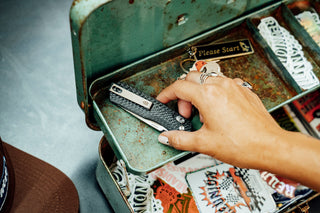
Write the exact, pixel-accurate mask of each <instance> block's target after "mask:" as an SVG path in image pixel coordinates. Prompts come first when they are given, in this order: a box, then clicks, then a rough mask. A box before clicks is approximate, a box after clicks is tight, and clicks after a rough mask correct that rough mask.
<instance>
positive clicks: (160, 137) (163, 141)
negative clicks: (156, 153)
mask: <svg viewBox="0 0 320 213" xmlns="http://www.w3.org/2000/svg"><path fill="white" fill-rule="evenodd" d="M158 141H159V142H160V143H162V144H164V145H167V146H170V144H169V140H168V138H167V137H166V136H163V135H159V137H158Z"/></svg>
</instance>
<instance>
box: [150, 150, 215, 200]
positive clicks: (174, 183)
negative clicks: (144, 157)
mask: <svg viewBox="0 0 320 213" xmlns="http://www.w3.org/2000/svg"><path fill="white" fill-rule="evenodd" d="M218 163H220V161H217V160H215V159H214V158H212V157H210V156H208V155H204V154H198V155H195V156H192V157H191V158H190V159H186V160H185V161H184V162H179V164H178V165H176V164H175V163H174V162H171V163H168V164H166V165H164V166H163V167H161V168H159V169H157V170H155V171H153V172H151V173H150V174H149V175H150V176H151V177H153V179H156V178H160V179H162V180H163V181H165V182H166V183H167V184H169V185H170V186H171V187H173V188H175V190H177V191H178V192H179V193H181V194H182V193H188V185H187V183H186V180H185V176H186V174H187V173H188V172H192V171H196V170H199V169H202V168H205V167H208V166H215V165H217V164H218Z"/></svg>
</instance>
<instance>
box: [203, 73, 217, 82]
mask: <svg viewBox="0 0 320 213" xmlns="http://www.w3.org/2000/svg"><path fill="white" fill-rule="evenodd" d="M217 76H219V74H218V73H215V72H209V73H201V74H200V84H201V85H202V84H204V83H205V81H206V80H207V78H209V77H217Z"/></svg>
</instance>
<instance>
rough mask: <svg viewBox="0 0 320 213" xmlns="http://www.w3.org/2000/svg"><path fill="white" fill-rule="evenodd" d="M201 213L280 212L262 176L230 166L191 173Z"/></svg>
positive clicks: (189, 175) (190, 179) (188, 180)
mask: <svg viewBox="0 0 320 213" xmlns="http://www.w3.org/2000/svg"><path fill="white" fill-rule="evenodd" d="M186 180H187V182H188V185H189V187H190V189H191V191H192V194H193V196H194V198H195V201H196V203H197V206H198V209H199V210H200V212H203V213H205V212H233V213H239V212H241V213H243V212H272V211H274V210H275V209H276V205H275V203H274V200H273V199H272V196H271V194H270V193H269V192H268V191H267V190H266V189H265V186H264V183H263V182H262V180H261V178H260V175H259V172H258V171H256V170H249V169H241V168H238V167H234V166H231V165H228V164H221V165H218V166H215V167H209V168H206V169H203V170H199V171H197V172H193V173H188V174H187V176H186Z"/></svg>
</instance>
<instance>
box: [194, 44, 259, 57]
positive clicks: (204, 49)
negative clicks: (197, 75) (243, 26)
mask: <svg viewBox="0 0 320 213" xmlns="http://www.w3.org/2000/svg"><path fill="white" fill-rule="evenodd" d="M191 50H192V51H193V55H194V56H195V58H196V59H197V60H204V59H214V60H218V59H225V58H232V57H237V56H243V55H248V54H252V53H254V50H253V48H252V45H251V43H250V41H249V40H248V39H243V40H239V41H231V42H224V43H217V44H210V45H201V46H194V47H191Z"/></svg>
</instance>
